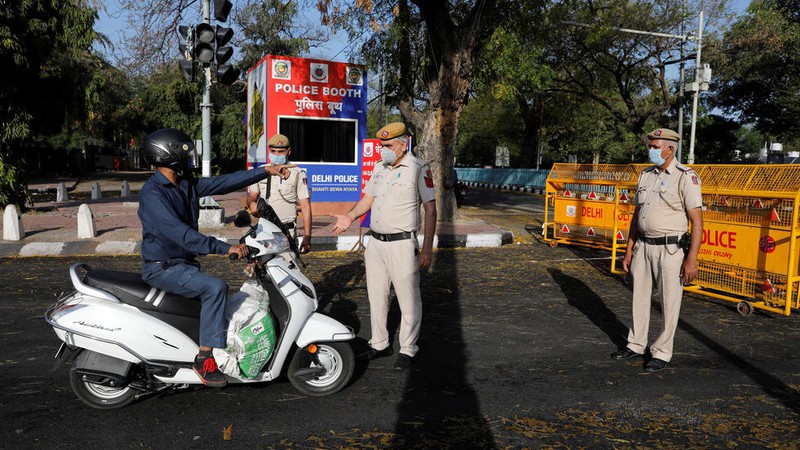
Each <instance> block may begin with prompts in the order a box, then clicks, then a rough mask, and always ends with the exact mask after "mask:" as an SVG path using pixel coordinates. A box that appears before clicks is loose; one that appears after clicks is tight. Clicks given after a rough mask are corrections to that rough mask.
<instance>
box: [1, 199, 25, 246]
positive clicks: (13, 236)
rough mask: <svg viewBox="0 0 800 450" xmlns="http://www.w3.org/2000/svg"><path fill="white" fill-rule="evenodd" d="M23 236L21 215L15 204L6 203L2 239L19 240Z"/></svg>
mask: <svg viewBox="0 0 800 450" xmlns="http://www.w3.org/2000/svg"><path fill="white" fill-rule="evenodd" d="M24 237H25V230H24V229H23V227H22V216H21V215H20V214H19V210H18V209H17V205H7V206H6V208H5V211H4V212H3V239H4V240H6V241H19V240H22V238H24Z"/></svg>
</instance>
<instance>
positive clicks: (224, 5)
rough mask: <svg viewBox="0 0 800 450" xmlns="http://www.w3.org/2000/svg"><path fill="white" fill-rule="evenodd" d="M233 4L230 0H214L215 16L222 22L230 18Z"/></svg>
mask: <svg viewBox="0 0 800 450" xmlns="http://www.w3.org/2000/svg"><path fill="white" fill-rule="evenodd" d="M232 7H233V4H232V3H231V2H230V1H229V0H214V18H215V19H217V20H218V21H220V22H225V21H226V20H228V14H230V12H231V8H232Z"/></svg>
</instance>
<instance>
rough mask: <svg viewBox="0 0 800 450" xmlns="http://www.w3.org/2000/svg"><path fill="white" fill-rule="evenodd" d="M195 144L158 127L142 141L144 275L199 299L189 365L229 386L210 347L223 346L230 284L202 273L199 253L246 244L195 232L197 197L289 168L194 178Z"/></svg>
mask: <svg viewBox="0 0 800 450" xmlns="http://www.w3.org/2000/svg"><path fill="white" fill-rule="evenodd" d="M193 147H194V144H193V142H192V140H191V139H190V138H189V136H187V135H186V134H185V133H183V132H181V131H178V130H175V129H171V128H162V129H160V130H157V131H154V132H152V133H150V134H149V135H148V136H147V137H146V138H145V140H144V145H143V148H142V156H143V157H144V159H145V161H147V162H148V163H149V164H150V165H153V166H155V167H156V171H155V173H153V175H152V176H151V177H150V178H149V179H148V180H147V182H146V183H145V184H144V186H142V190H141V192H140V193H139V211H138V213H139V219H140V220H141V221H142V259H143V260H144V264H143V266H142V279H143V280H144V281H146V282H147V283H148V284H149V285H151V286H153V287H155V288H157V289H162V290H164V291H166V292H170V293H173V294H177V295H181V296H184V297H187V298H200V336H199V337H200V339H199V346H200V349H199V350H200V351H199V353H198V355H197V357H195V360H194V363H193V365H192V368H193V369H194V371H195V373H196V374H197V376H198V377H200V379H201V380H202V381H203V383H204V384H206V385H207V386H212V387H222V386H225V385H226V384H227V379H226V378H225V375H224V374H223V373H222V372H221V371H220V370H219V368H218V367H217V363H216V361H215V360H214V356H213V353H212V350H213V349H215V348H220V349H222V348H225V347H226V346H227V344H226V330H227V328H228V324H227V322H226V320H225V304H226V302H227V298H228V285H227V284H226V283H225V282H224V281H222V280H220V279H219V278H217V277H214V276H211V275H208V274H205V273H203V272H201V271H200V264H199V263H198V262H197V257H198V256H200V255H208V254H220V255H225V254H228V255H233V254H236V255H238V256H240V257H244V256H247V246H246V245H244V244H236V245H231V244H229V243H227V242H225V241H221V240H219V239H217V238H215V237H212V236H206V235H204V234H202V233H200V232H199V231H198V224H197V221H198V217H199V216H200V201H199V199H200V197H205V196H208V195H216V194H227V193H229V192H233V191H236V190H238V189H241V188H243V187H245V186H247V185H249V184H252V183H255V182H257V181H259V180H261V179H262V178H265V177H267V176H268V175H277V176H278V177H286V176H288V174H289V173H288V167H287V166H285V165H283V166H268V167H264V170H242V171H239V172H235V173H230V174H227V175H221V176H217V177H209V178H201V179H195V178H194V177H193V176H192V172H191V170H190V169H189V167H188V163H189V160H190V158H189V156H190V154H191V150H192V149H193Z"/></svg>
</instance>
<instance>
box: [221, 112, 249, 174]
mask: <svg viewBox="0 0 800 450" xmlns="http://www.w3.org/2000/svg"><path fill="white" fill-rule="evenodd" d="M246 105H247V104H246V103H245V102H235V103H229V104H227V105H225V106H224V107H223V108H222V111H221V112H220V113H219V114H218V115H217V116H216V117H215V118H214V122H215V124H216V127H215V128H218V129H219V131H218V132H217V133H215V137H216V141H215V142H214V158H213V161H214V162H215V163H216V164H217V165H218V166H219V167H220V169H221V171H222V172H223V173H226V172H233V171H236V170H242V169H244V168H245V159H246V156H247V153H246V152H247V149H246V146H245V142H246V139H247V135H246V133H245V126H244V118H245V114H246V111H245V110H246Z"/></svg>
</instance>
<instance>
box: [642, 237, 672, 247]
mask: <svg viewBox="0 0 800 450" xmlns="http://www.w3.org/2000/svg"><path fill="white" fill-rule="evenodd" d="M639 239H641V240H643V241H644V242H645V243H647V244H650V245H668V244H677V243H678V241H679V240H680V239H681V237H680V236H661V237H657V238H651V237H645V236H641V237H639Z"/></svg>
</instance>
